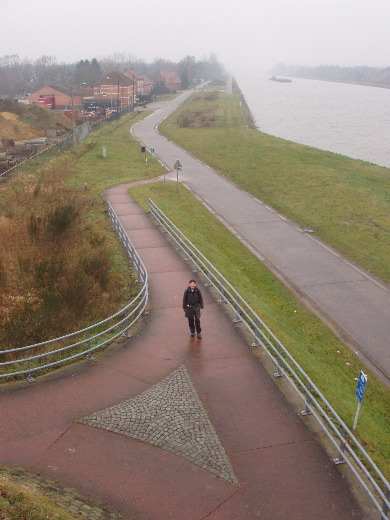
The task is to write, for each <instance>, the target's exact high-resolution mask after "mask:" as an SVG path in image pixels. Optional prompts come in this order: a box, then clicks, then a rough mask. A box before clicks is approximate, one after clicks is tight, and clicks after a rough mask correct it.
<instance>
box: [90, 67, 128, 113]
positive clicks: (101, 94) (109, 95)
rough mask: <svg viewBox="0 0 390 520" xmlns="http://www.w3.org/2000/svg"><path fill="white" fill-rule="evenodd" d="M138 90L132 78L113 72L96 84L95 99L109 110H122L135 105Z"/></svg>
mask: <svg viewBox="0 0 390 520" xmlns="http://www.w3.org/2000/svg"><path fill="white" fill-rule="evenodd" d="M136 88H137V85H136V82H135V81H134V80H133V79H132V78H129V77H128V76H125V75H124V74H122V72H117V71H112V72H110V73H109V74H107V75H106V76H104V77H103V78H102V79H100V80H99V81H97V82H96V83H95V84H94V87H93V98H94V100H96V101H97V102H99V101H100V103H99V104H104V105H105V106H106V107H107V108H111V109H117V108H119V109H120V108H121V107H122V108H124V107H125V106H127V105H130V104H132V103H135V98H136Z"/></svg>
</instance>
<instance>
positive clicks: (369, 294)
mask: <svg viewBox="0 0 390 520" xmlns="http://www.w3.org/2000/svg"><path fill="white" fill-rule="evenodd" d="M191 94H192V91H190V92H184V93H182V94H180V95H179V96H178V97H177V98H176V99H174V100H173V101H171V102H169V103H167V104H165V105H159V106H158V107H157V110H155V111H154V112H153V113H152V114H151V115H149V116H148V117H147V118H145V119H144V120H143V121H141V122H139V123H137V124H136V125H135V126H134V127H133V128H132V133H133V134H134V135H135V136H136V137H137V139H139V140H140V141H141V142H143V143H144V144H145V145H146V146H147V147H149V148H154V150H155V154H156V156H157V157H158V158H159V159H160V160H161V161H162V162H163V163H164V164H166V165H167V166H168V168H170V169H173V165H174V164H175V162H176V160H177V159H179V160H180V162H181V164H182V166H183V169H182V171H181V172H180V174H179V175H180V180H181V181H182V182H184V183H185V184H186V185H187V187H188V188H189V189H190V190H191V191H192V192H193V193H195V194H196V195H197V196H198V197H199V198H200V200H202V201H203V202H204V204H205V205H206V207H208V209H209V210H210V211H211V212H212V213H214V214H215V215H216V216H217V217H218V218H219V219H220V220H221V221H222V222H224V224H225V225H226V226H227V227H228V228H229V229H230V230H231V231H232V232H233V233H234V234H235V235H236V236H237V237H238V238H239V239H240V240H242V242H243V243H245V244H246V245H247V246H248V247H249V249H250V250H251V251H252V252H253V253H254V254H256V255H257V256H258V258H259V259H260V260H262V261H263V262H264V263H265V264H266V265H267V266H268V267H269V268H270V269H271V270H272V271H273V272H274V273H275V274H276V275H277V276H278V277H279V278H280V279H281V280H282V282H283V283H285V284H286V285H287V286H288V287H290V288H291V289H292V290H293V291H294V292H295V293H296V294H297V295H298V296H299V297H300V298H301V299H302V300H303V302H304V303H305V304H307V305H308V306H309V307H310V308H311V309H312V310H313V311H314V312H316V313H317V314H318V315H319V316H320V317H321V318H322V319H324V320H325V321H326V322H327V323H328V324H329V325H330V326H331V327H332V328H333V330H335V332H336V333H337V334H338V335H339V336H340V337H341V338H342V339H343V340H344V341H345V342H346V343H347V344H349V345H350V346H351V347H352V349H353V350H354V351H356V352H357V353H358V354H359V355H360V356H361V357H362V358H363V359H364V361H365V363H366V364H367V365H368V366H369V367H370V368H371V369H372V370H374V371H375V372H376V373H377V375H378V376H379V377H380V378H381V379H382V380H383V381H385V382H386V383H387V384H390V290H389V288H388V287H386V286H385V285H383V284H381V283H380V282H378V281H377V280H376V279H374V278H373V277H371V276H370V275H369V274H368V273H367V272H365V271H363V270H362V269H360V268H358V267H357V266H355V265H352V264H351V263H350V262H348V261H347V260H346V259H345V258H343V257H342V256H341V255H340V254H338V253H337V252H336V251H333V250H332V249H330V248H329V247H327V246H326V245H324V244H323V243H321V242H320V241H319V240H317V239H316V238H315V237H314V236H313V235H312V234H311V233H310V232H309V231H308V230H305V229H302V228H300V227H299V226H297V225H296V224H294V223H293V222H291V221H289V220H288V219H286V218H285V217H283V216H282V215H279V214H278V213H276V212H275V211H274V210H273V209H272V208H270V207H268V206H266V205H265V204H264V203H262V201H260V200H258V199H256V198H254V197H253V196H251V195H249V194H248V193H246V192H244V191H243V190H241V189H239V188H237V187H236V186H235V185H233V184H232V183H231V182H229V181H227V180H226V179H224V178H222V177H221V176H219V175H217V173H215V172H214V171H213V170H211V169H210V168H209V167H208V166H207V165H205V164H203V163H201V162H200V161H198V160H197V159H196V158H194V157H192V156H190V155H189V154H188V153H186V152H185V151H184V150H183V149H181V148H180V147H179V146H177V145H175V144H174V143H171V142H170V141H168V140H167V139H165V138H164V137H162V136H161V135H160V134H158V132H157V131H156V127H157V125H158V124H159V123H160V122H161V121H162V120H163V119H165V118H166V117H167V116H168V115H169V114H170V113H171V112H172V111H173V110H175V109H176V108H177V107H178V106H179V105H180V104H182V103H183V101H185V99H186V98H187V97H189V96H190V95H191ZM362 368H363V367H362Z"/></svg>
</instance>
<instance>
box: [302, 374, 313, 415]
mask: <svg viewBox="0 0 390 520" xmlns="http://www.w3.org/2000/svg"><path fill="white" fill-rule="evenodd" d="M311 388H312V387H311V383H310V381H309V382H308V383H307V388H306V400H305V403H306V408H305V410H302V411H301V415H312V414H313V412H312V411H311V409H310V404H311Z"/></svg>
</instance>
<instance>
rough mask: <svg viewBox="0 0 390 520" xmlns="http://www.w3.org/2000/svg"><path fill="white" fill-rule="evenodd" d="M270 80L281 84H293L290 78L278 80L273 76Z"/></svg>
mask: <svg viewBox="0 0 390 520" xmlns="http://www.w3.org/2000/svg"><path fill="white" fill-rule="evenodd" d="M269 79H270V80H271V81H279V82H280V83H292V79H288V78H277V77H276V76H272V77H271V78H269Z"/></svg>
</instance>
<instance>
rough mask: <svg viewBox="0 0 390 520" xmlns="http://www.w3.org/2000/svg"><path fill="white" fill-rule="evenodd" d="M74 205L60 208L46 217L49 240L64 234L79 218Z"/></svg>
mask: <svg viewBox="0 0 390 520" xmlns="http://www.w3.org/2000/svg"><path fill="white" fill-rule="evenodd" d="M77 214H78V212H77V209H76V206H75V204H74V203H70V204H67V205H65V206H59V207H57V208H55V209H54V210H51V211H49V213H48V214H47V215H46V222H45V228H46V229H45V230H46V235H47V237H48V238H56V237H57V236H58V235H61V234H62V233H64V232H65V231H66V230H67V229H68V228H69V227H70V226H71V224H72V223H73V222H74V220H75V219H76V217H77Z"/></svg>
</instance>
